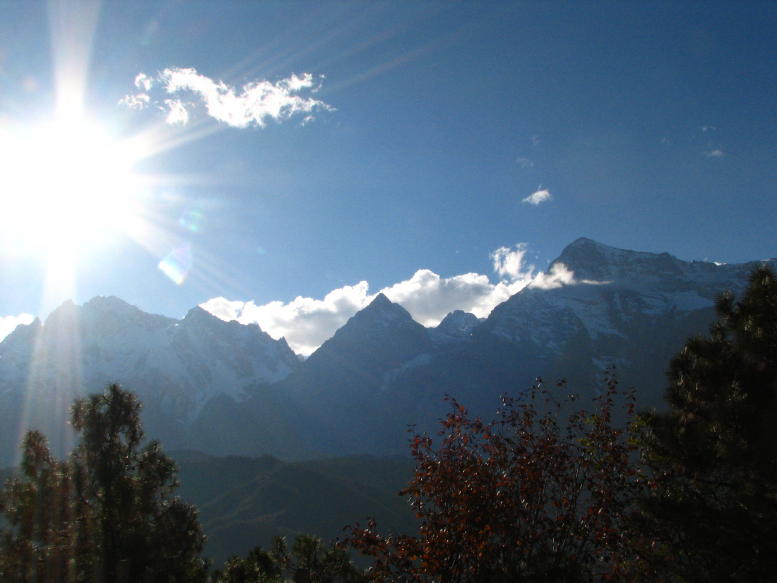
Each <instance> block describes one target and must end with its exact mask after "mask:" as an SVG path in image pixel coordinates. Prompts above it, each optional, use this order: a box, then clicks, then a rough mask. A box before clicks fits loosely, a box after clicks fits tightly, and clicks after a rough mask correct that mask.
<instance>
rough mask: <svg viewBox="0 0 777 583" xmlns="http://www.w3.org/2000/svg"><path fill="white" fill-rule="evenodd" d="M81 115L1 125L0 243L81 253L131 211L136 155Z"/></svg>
mask: <svg viewBox="0 0 777 583" xmlns="http://www.w3.org/2000/svg"><path fill="white" fill-rule="evenodd" d="M138 146H139V145H138V144H137V143H135V142H134V141H133V140H128V139H121V138H117V137H116V136H113V135H111V132H109V131H108V127H107V126H106V125H105V124H100V123H99V122H98V121H97V120H94V119H90V118H89V117H88V116H86V115H83V114H80V113H79V114H72V115H60V116H58V117H55V118H53V119H50V120H47V121H44V122H41V123H37V124H34V125H28V126H19V125H17V126H15V127H14V126H12V127H8V126H3V125H2V124H0V160H1V161H2V163H1V164H0V168H2V170H1V171H0V245H2V246H3V247H5V250H6V251H9V250H10V251H13V252H15V253H22V254H28V253H31V254H34V255H37V256H39V257H42V258H44V259H52V258H53V257H55V256H61V255H63V254H68V255H70V256H82V255H84V254H86V253H88V252H89V251H91V250H94V249H95V248H97V247H99V246H100V245H101V244H102V243H103V242H104V241H105V240H106V237H113V236H116V235H118V234H121V233H126V232H128V231H129V230H130V229H131V227H132V223H133V222H134V221H136V220H137V217H138V204H139V194H140V190H141V184H140V177H139V176H138V175H137V174H136V172H135V169H134V168H135V165H136V164H137V162H138V161H139V160H140V158H142V157H143V152H142V148H139V147H138Z"/></svg>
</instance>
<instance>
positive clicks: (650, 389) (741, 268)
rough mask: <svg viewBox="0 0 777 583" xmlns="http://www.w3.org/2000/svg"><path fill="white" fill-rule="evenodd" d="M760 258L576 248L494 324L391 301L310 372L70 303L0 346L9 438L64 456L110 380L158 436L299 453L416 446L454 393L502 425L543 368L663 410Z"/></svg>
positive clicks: (262, 338) (157, 321) (214, 449)
mask: <svg viewBox="0 0 777 583" xmlns="http://www.w3.org/2000/svg"><path fill="white" fill-rule="evenodd" d="M770 263H771V264H772V265H774V264H775V262H774V261H773V260H772V261H771V262H770ZM756 265H757V263H755V262H753V263H747V264H740V265H716V264H712V263H707V262H686V261H681V260H679V259H677V258H675V257H672V256H671V255H668V254H666V253H663V254H653V253H644V252H637V251H628V250H623V249H615V248H612V247H608V246H606V245H602V244H600V243H597V242H595V241H592V240H590V239H578V240H577V241H575V242H573V243H572V244H570V245H569V246H568V247H567V248H566V249H564V251H563V252H562V254H561V255H560V257H559V258H558V259H556V260H555V261H554V262H553V263H552V264H551V266H550V269H549V274H550V276H548V277H547V278H540V279H538V280H536V281H535V283H534V284H532V285H531V286H530V287H527V288H525V289H523V290H522V291H520V292H519V293H517V294H515V295H514V296H512V297H511V298H509V299H508V300H507V301H506V302H504V303H503V304H501V305H499V306H497V307H496V308H495V309H494V310H493V312H492V313H491V314H490V315H489V317H488V318H486V319H485V320H478V319H477V318H475V317H474V316H472V315H471V314H465V313H463V312H454V313H452V314H450V315H449V316H448V317H446V318H445V320H443V321H442V322H441V323H440V325H439V326H438V327H437V328H434V329H429V328H424V327H423V326H421V325H420V324H418V323H417V322H415V321H414V320H413V319H412V318H411V317H410V315H409V314H408V312H407V311H406V310H405V309H404V308H402V307H401V306H399V305H397V304H394V303H392V302H391V301H389V300H388V299H387V298H386V297H385V296H383V295H378V296H377V297H376V298H375V300H374V301H373V302H372V303H371V304H370V305H369V306H367V307H366V308H365V309H363V310H362V311H361V312H359V313H357V314H356V315H354V316H353V317H352V318H351V319H350V320H349V321H348V322H347V323H346V324H345V325H344V326H343V327H342V328H341V329H340V330H338V331H337V333H336V334H335V335H334V336H333V337H332V338H330V339H329V340H328V341H327V342H325V343H324V344H323V345H322V346H321V347H320V348H319V349H318V350H317V351H316V352H314V353H313V354H312V355H311V356H310V357H309V358H308V359H307V360H306V361H304V362H302V363H300V362H298V360H297V359H296V357H295V355H294V354H293V353H292V352H291V350H289V348H288V346H287V345H286V343H285V341H283V340H280V341H275V340H273V339H271V338H270V337H269V336H268V335H267V334H265V333H264V332H262V331H261V330H260V329H259V327H258V326H256V325H252V326H243V325H240V324H238V323H236V322H222V321H220V320H218V319H217V318H215V317H213V316H211V315H210V314H208V313H207V312H205V311H203V310H201V309H200V308H195V309H193V310H192V311H190V312H189V314H188V315H187V316H186V317H185V318H184V319H183V320H180V321H176V320H173V319H170V318H164V317H162V316H153V315H150V314H145V313H144V312H142V311H140V310H138V309H137V308H134V307H132V306H129V305H128V304H125V303H124V302H122V301H121V300H118V299H116V298H95V299H94V300H92V301H90V302H88V303H87V304H85V305H84V306H82V307H78V306H75V305H73V304H65V305H63V306H62V307H61V308H59V309H58V310H57V311H55V312H54V313H52V315H51V316H50V317H49V318H48V319H47V321H46V322H45V324H41V323H40V322H37V321H36V322H35V323H33V324H31V325H30V326H20V327H19V328H17V330H16V331H15V332H14V333H12V334H11V335H10V336H8V337H7V338H6V339H5V341H3V342H2V343H0V405H1V406H2V407H1V408H0V411H2V416H3V419H2V422H3V425H2V428H3V429H2V431H3V432H4V433H5V434H4V435H3V437H4V443H7V444H11V443H14V442H15V441H16V438H17V436H18V435H19V431H20V429H22V428H24V427H30V426H37V427H42V428H44V429H45V430H47V432H48V433H49V435H51V436H52V437H53V441H54V442H55V444H57V445H58V446H60V447H62V446H66V445H67V440H68V434H67V428H66V425H65V424H64V423H63V420H64V419H65V417H66V412H67V408H68V406H69V404H70V402H71V400H72V397H73V396H75V395H80V394H83V393H84V392H87V391H95V390H99V389H101V388H102V386H104V385H105V384H106V383H108V382H112V381H118V382H120V383H122V384H123V385H124V386H125V387H127V388H129V389H131V390H134V391H136V392H137V393H138V394H139V396H140V398H141V399H142V400H143V402H144V405H145V409H144V419H145V422H146V426H147V432H148V434H149V435H151V436H154V437H161V438H162V439H163V441H164V442H165V444H166V445H169V446H170V447H191V448H196V449H200V450H203V451H206V452H209V453H212V454H239V455H256V454H262V453H272V454H274V455H278V456H281V457H286V458H304V457H315V456H320V455H340V454H349V453H374V454H386V453H406V451H407V448H406V445H407V434H406V427H407V425H408V424H411V423H412V424H416V425H417V428H418V429H421V430H424V429H433V428H434V423H435V420H436V419H438V418H440V417H441V416H442V415H443V414H444V413H445V412H446V406H445V404H444V403H443V396H444V395H445V394H450V395H453V396H455V397H456V398H457V399H458V400H459V401H460V402H462V403H464V404H466V405H467V406H469V407H470V408H471V409H472V410H473V411H475V412H477V413H479V414H483V415H487V416H490V413H491V412H492V411H493V410H495V409H496V407H497V406H498V403H499V401H498V396H499V395H500V394H501V393H503V392H506V391H507V392H519V391H521V390H523V389H525V388H526V387H527V386H529V385H530V384H531V383H532V382H533V380H534V379H535V378H536V377H537V376H542V377H543V378H546V379H556V378H559V377H565V378H567V379H568V380H569V382H570V389H571V390H573V391H575V392H580V393H591V392H595V391H596V390H597V388H598V387H599V386H601V378H602V375H603V371H604V369H605V368H606V367H607V366H609V365H615V366H616V368H617V372H618V376H619V377H620V378H621V380H622V382H623V383H625V384H633V385H635V386H636V387H637V388H638V394H639V398H640V400H641V403H642V404H643V405H644V406H660V405H661V396H662V393H663V386H664V371H665V368H666V366H667V363H668V360H669V358H670V357H671V356H672V355H673V354H674V353H675V352H676V351H677V350H678V349H679V348H680V347H681V346H682V344H683V343H684V342H685V340H686V339H687V337H688V336H690V335H692V334H694V333H698V332H703V331H705V330H706V326H707V325H708V323H709V322H710V321H711V320H712V317H713V308H712V307H713V304H714V300H715V297H716V296H717V295H718V294H719V293H721V292H723V291H725V290H732V291H734V292H735V293H737V292H739V291H741V290H742V289H743V288H744V286H745V284H746V280H747V275H748V274H749V273H750V271H752V269H753V268H754V267H755V266H756ZM553 274H556V276H553ZM559 274H562V275H563V277H561V276H558V275H559ZM557 276H558V277H557ZM1 455H2V456H3V459H4V460H6V461H7V460H9V459H10V456H11V455H12V454H11V449H10V446H9V448H8V450H7V451H3V452H1Z"/></svg>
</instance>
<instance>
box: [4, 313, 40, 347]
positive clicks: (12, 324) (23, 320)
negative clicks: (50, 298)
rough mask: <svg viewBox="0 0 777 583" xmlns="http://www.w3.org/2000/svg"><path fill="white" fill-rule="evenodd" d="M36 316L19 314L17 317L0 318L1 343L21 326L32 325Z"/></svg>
mask: <svg viewBox="0 0 777 583" xmlns="http://www.w3.org/2000/svg"><path fill="white" fill-rule="evenodd" d="M33 320H35V316H33V315H32V314H19V315H17V316H0V341H2V340H3V338H5V337H6V336H8V335H9V334H10V333H11V332H13V331H14V330H15V329H16V327H17V326H18V325H19V324H32V322H33Z"/></svg>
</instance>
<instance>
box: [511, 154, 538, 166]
mask: <svg viewBox="0 0 777 583" xmlns="http://www.w3.org/2000/svg"><path fill="white" fill-rule="evenodd" d="M515 163H516V164H518V166H520V167H521V168H534V162H533V161H532V160H530V159H529V158H524V157H523V156H519V157H518V158H516V159H515Z"/></svg>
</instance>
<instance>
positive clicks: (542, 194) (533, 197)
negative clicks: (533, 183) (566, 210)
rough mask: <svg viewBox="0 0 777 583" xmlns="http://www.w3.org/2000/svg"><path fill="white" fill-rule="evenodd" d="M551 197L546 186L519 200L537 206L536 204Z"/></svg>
mask: <svg viewBox="0 0 777 583" xmlns="http://www.w3.org/2000/svg"><path fill="white" fill-rule="evenodd" d="M552 199H553V195H552V194H550V191H549V190H548V189H547V188H546V189H543V190H538V191H536V192H533V193H532V194H530V195H529V196H527V197H526V198H522V199H521V202H525V203H527V204H531V205H534V206H537V205H538V204H542V203H543V202H547V201H549V200H552Z"/></svg>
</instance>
